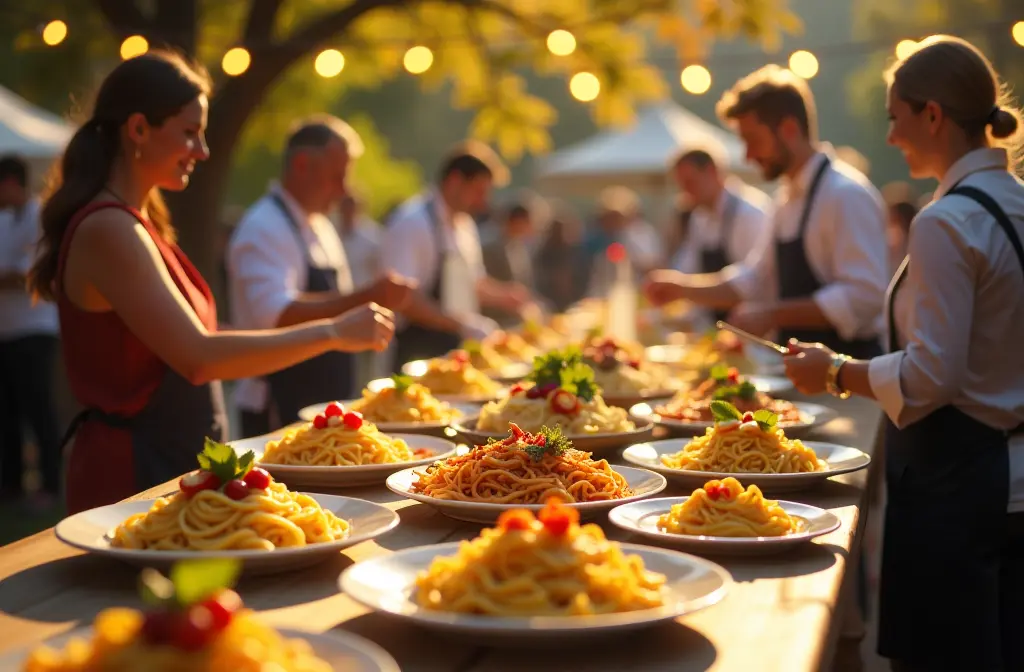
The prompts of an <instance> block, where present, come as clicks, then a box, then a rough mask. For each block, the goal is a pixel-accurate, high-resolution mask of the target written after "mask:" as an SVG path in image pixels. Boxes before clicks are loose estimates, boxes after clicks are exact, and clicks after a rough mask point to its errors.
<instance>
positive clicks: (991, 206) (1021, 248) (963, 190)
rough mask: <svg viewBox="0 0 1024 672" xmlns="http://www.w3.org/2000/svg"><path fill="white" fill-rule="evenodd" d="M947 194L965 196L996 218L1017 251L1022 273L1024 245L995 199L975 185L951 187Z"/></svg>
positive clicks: (1023, 267)
mask: <svg viewBox="0 0 1024 672" xmlns="http://www.w3.org/2000/svg"><path fill="white" fill-rule="evenodd" d="M949 194H951V195H956V196H966V197H967V198H969V199H971V200H972V201H974V202H975V203H977V204H978V205H980V206H981V207H983V208H985V209H986V210H987V211H988V214H990V215H992V217H993V218H994V219H995V220H996V224H998V225H999V228H1001V229H1002V230H1003V232H1004V233H1005V234H1006V237H1007V238H1009V239H1010V245H1012V246H1013V251H1014V252H1016V253H1017V261H1019V262H1020V270H1021V272H1022V273H1024V245H1022V244H1021V242H1020V236H1018V235H1017V230H1016V229H1015V228H1013V223H1012V222H1011V221H1010V217H1009V215H1007V214H1006V211H1005V210H1003V209H1002V207H1000V205H999V204H998V203H996V201H995V199H994V198H992V197H991V196H989V195H988V194H986V193H985V192H984V191H982V190H981V189H978V188H976V187H953V189H951V190H950V191H949Z"/></svg>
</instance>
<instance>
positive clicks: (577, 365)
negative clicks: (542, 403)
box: [527, 347, 599, 401]
mask: <svg viewBox="0 0 1024 672" xmlns="http://www.w3.org/2000/svg"><path fill="white" fill-rule="evenodd" d="M527 380H531V381H533V382H534V383H536V384H537V385H548V384H554V385H557V386H558V387H560V388H562V389H564V390H567V391H569V392H572V393H573V394H575V395H576V396H577V397H579V398H580V399H582V400H583V401H590V400H591V399H593V398H594V395H596V394H597V393H598V392H599V390H598V387H597V384H596V383H595V382H594V370H593V369H592V368H590V367H589V366H587V365H586V364H585V363H584V361H583V353H582V352H581V351H580V349H579V348H576V347H570V348H566V349H565V350H560V351H554V352H550V353H548V354H546V355H542V356H540V357H535V358H534V360H533V373H531V374H530V375H529V377H528V378H527Z"/></svg>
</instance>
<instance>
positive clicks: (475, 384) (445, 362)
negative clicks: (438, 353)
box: [416, 350, 501, 398]
mask: <svg viewBox="0 0 1024 672" xmlns="http://www.w3.org/2000/svg"><path fill="white" fill-rule="evenodd" d="M416 382H418V383H419V384H420V385H422V386H423V387H425V388H427V389H428V390H430V392H431V393H432V394H445V395H461V396H466V397H477V398H482V397H490V398H494V397H496V396H498V393H499V392H501V385H499V384H498V383H497V382H495V381H493V380H491V379H490V378H489V377H488V376H487V375H486V374H485V373H484V372H483V371H481V370H480V369H478V368H476V367H475V366H473V364H472V362H470V358H469V353H467V352H466V351H465V350H456V351H454V352H452V353H450V354H449V355H448V356H447V357H436V358H434V359H431V360H430V361H428V362H427V370H426V372H425V373H424V374H423V375H422V376H420V377H419V378H418V379H417V381H416Z"/></svg>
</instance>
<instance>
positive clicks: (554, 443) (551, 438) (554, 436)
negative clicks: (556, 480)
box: [523, 425, 572, 462]
mask: <svg viewBox="0 0 1024 672" xmlns="http://www.w3.org/2000/svg"><path fill="white" fill-rule="evenodd" d="M538 434H540V435H541V436H543V437H544V444H543V445H540V446H537V445H532V444H531V445H528V446H526V448H524V449H523V450H524V451H526V454H527V455H529V456H530V459H531V460H533V461H534V462H540V461H541V460H543V459H544V456H545V455H554V456H556V457H557V456H559V455H561V454H562V453H564V452H565V451H567V450H570V449H571V448H572V442H571V441H569V439H567V438H565V435H563V434H562V430H561V429H560V428H558V427H548V426H547V425H545V426H543V427H541V428H540V431H539V432H538Z"/></svg>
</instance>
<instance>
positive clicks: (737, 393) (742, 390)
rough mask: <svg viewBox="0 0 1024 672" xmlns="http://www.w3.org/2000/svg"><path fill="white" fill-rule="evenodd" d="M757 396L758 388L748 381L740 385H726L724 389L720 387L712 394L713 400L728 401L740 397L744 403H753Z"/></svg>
mask: <svg viewBox="0 0 1024 672" xmlns="http://www.w3.org/2000/svg"><path fill="white" fill-rule="evenodd" d="M756 396H757V386H756V385H754V384H753V383H751V382H749V381H746V380H744V381H743V382H742V383H740V384H739V385H726V386H724V387H719V388H718V389H716V390H715V391H714V393H713V394H712V398H714V399H720V400H722V401H728V400H729V399H733V398H735V397H739V398H740V399H743V400H744V401H751V400H752V399H754V398H755V397H756Z"/></svg>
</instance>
